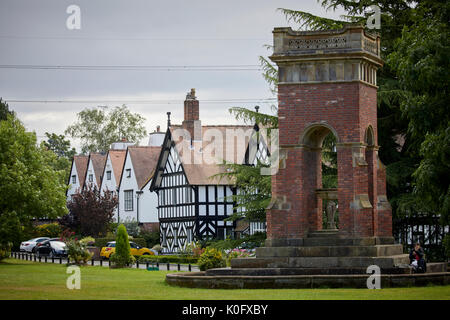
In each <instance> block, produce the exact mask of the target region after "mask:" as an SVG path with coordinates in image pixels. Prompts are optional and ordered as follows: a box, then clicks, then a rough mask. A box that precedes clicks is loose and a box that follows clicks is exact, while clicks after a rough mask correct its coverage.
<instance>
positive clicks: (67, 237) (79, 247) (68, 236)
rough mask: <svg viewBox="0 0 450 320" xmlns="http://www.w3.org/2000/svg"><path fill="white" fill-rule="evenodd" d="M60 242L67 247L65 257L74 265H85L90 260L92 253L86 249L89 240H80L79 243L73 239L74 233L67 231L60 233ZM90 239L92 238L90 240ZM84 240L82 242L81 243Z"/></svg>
mask: <svg viewBox="0 0 450 320" xmlns="http://www.w3.org/2000/svg"><path fill="white" fill-rule="evenodd" d="M60 238H61V241H63V242H64V243H65V244H66V246H67V256H68V257H69V259H70V260H71V261H73V262H74V263H75V264H78V265H80V264H86V263H87V262H88V261H89V260H91V258H92V253H90V252H89V250H88V249H87V246H88V243H89V240H90V239H86V238H85V239H86V240H85V239H82V240H81V241H80V240H78V239H77V238H75V232H72V231H70V230H68V229H66V230H64V231H63V232H62V233H61V236H60ZM91 239H92V238H91ZM83 240H84V241H83Z"/></svg>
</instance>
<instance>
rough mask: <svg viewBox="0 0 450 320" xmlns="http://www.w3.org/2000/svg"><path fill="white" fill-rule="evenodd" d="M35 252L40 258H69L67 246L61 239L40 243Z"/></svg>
mask: <svg viewBox="0 0 450 320" xmlns="http://www.w3.org/2000/svg"><path fill="white" fill-rule="evenodd" d="M35 252H36V255H37V256H38V257H40V256H48V257H50V258H52V257H67V246H66V244H65V243H64V242H62V241H61V239H59V238H53V239H48V240H46V241H43V242H41V243H39V245H38V246H37V247H36V250H35Z"/></svg>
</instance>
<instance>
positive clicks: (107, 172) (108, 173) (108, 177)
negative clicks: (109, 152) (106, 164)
mask: <svg viewBox="0 0 450 320" xmlns="http://www.w3.org/2000/svg"><path fill="white" fill-rule="evenodd" d="M106 180H111V171H106Z"/></svg>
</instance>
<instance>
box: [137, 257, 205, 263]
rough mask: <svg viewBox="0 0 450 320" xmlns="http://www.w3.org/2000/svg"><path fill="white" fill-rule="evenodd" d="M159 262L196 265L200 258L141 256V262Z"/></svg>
mask: <svg viewBox="0 0 450 320" xmlns="http://www.w3.org/2000/svg"><path fill="white" fill-rule="evenodd" d="M147 261H148V262H153V263H156V262H159V263H190V264H196V263H197V261H198V258H195V257H183V256H175V255H160V256H140V257H139V262H144V263H145V262H147Z"/></svg>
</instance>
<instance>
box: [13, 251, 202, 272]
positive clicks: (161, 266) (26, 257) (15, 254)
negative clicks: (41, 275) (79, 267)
mask: <svg viewBox="0 0 450 320" xmlns="http://www.w3.org/2000/svg"><path fill="white" fill-rule="evenodd" d="M11 257H12V258H15V259H20V260H28V261H36V262H39V258H38V257H35V255H34V254H32V253H23V252H12V253H11ZM40 262H42V263H56V264H67V258H61V259H60V258H54V259H53V260H52V259H51V258H48V257H47V259H45V257H43V256H41V261H40ZM88 265H94V266H103V267H109V261H108V260H103V261H100V260H94V261H93V264H92V260H91V261H89V262H88ZM148 266H149V267H156V266H157V265H156V263H150V262H149V263H148ZM133 268H139V269H143V270H145V269H147V264H146V263H139V265H138V264H134V265H133ZM159 270H174V271H177V270H178V264H175V263H170V264H169V266H168V264H167V263H160V264H159ZM179 271H200V270H199V268H198V266H196V265H191V270H189V265H187V264H180V269H179Z"/></svg>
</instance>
